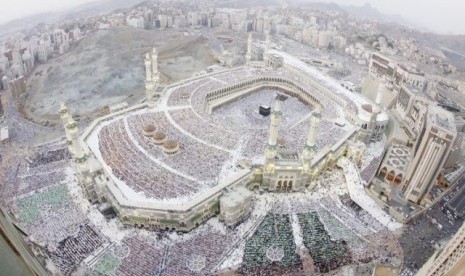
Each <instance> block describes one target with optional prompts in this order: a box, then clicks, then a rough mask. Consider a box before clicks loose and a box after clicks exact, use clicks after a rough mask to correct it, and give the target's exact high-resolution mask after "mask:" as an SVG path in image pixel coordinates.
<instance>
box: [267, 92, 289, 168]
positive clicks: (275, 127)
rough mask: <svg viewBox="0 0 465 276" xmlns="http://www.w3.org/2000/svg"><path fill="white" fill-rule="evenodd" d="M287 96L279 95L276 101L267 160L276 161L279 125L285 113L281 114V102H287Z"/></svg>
mask: <svg viewBox="0 0 465 276" xmlns="http://www.w3.org/2000/svg"><path fill="white" fill-rule="evenodd" d="M286 99H287V96H285V95H282V94H278V95H277V96H276V98H275V101H274V108H273V114H272V115H271V126H270V135H269V137H268V143H267V145H266V149H265V157H266V159H267V160H269V159H274V158H275V157H276V154H277V144H278V143H277V142H278V136H279V125H280V124H281V119H282V115H283V113H282V112H281V102H283V101H285V100H286Z"/></svg>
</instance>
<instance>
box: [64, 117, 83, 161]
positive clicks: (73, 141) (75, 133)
mask: <svg viewBox="0 0 465 276" xmlns="http://www.w3.org/2000/svg"><path fill="white" fill-rule="evenodd" d="M68 116H69V117H68V122H67V123H66V124H65V130H66V132H67V136H69V137H70V142H69V148H70V151H71V153H72V154H73V157H74V161H75V162H76V163H78V164H79V163H83V162H85V161H86V155H85V154H84V151H83V150H82V145H81V142H80V141H79V128H78V126H77V123H76V121H74V119H73V117H72V116H71V114H69V112H68Z"/></svg>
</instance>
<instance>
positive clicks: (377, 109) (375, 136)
mask: <svg viewBox="0 0 465 276" xmlns="http://www.w3.org/2000/svg"><path fill="white" fill-rule="evenodd" d="M383 88H384V87H383V84H382V83H381V84H380V85H379V87H378V91H377V92H376V100H375V103H376V105H375V106H374V107H373V115H372V116H371V122H370V125H371V130H370V139H368V142H370V140H371V141H379V140H380V139H381V138H382V137H381V135H380V133H379V130H377V129H376V126H377V122H378V116H379V114H380V113H381V108H382V107H381V99H382V98H383Z"/></svg>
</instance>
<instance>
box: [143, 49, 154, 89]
mask: <svg viewBox="0 0 465 276" xmlns="http://www.w3.org/2000/svg"><path fill="white" fill-rule="evenodd" d="M144 63H145V82H152V62H151V61H150V54H149V53H147V54H145V60H144Z"/></svg>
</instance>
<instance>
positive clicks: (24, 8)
mask: <svg viewBox="0 0 465 276" xmlns="http://www.w3.org/2000/svg"><path fill="white" fill-rule="evenodd" d="M91 2H98V0H68V1H66V2H64V1H60V0H21V1H18V2H16V1H15V2H11V1H5V2H4V3H3V6H4V7H5V8H4V9H2V10H1V11H0V24H5V23H8V22H9V21H12V20H15V19H20V18H24V17H28V16H33V15H36V14H40V13H46V12H60V11H66V10H69V9H71V8H73V7H76V6H79V5H82V4H86V3H91ZM309 2H325V3H331V2H333V3H336V4H338V5H341V6H347V5H355V6H363V5H365V4H370V5H371V6H372V7H374V8H376V9H378V10H379V11H380V12H381V13H384V14H386V15H400V16H402V17H403V18H404V19H406V20H407V21H410V22H412V23H414V24H416V25H418V26H420V27H423V28H426V29H427V30H430V31H432V32H436V33H439V34H453V35H465V24H463V23H465V22H464V19H463V18H462V15H461V11H462V10H463V9H465V3H463V2H461V1H458V0H445V1H440V0H431V1H428V2H420V1H417V0H413V1H401V0H393V1H389V2H387V1H382V0H317V1H315V0H310V1H309ZM420 4H421V9H420V10H419V6H420ZM400 6H402V9H399V7H400Z"/></svg>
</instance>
